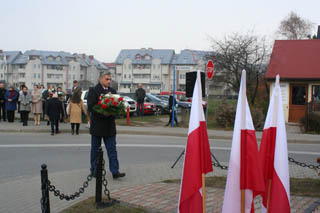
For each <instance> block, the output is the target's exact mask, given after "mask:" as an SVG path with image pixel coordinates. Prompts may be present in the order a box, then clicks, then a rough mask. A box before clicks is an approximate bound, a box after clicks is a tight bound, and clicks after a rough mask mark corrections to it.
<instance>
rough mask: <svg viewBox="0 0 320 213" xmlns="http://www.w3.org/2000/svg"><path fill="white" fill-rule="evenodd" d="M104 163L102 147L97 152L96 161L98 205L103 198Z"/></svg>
mask: <svg viewBox="0 0 320 213" xmlns="http://www.w3.org/2000/svg"><path fill="white" fill-rule="evenodd" d="M102 161H103V151H102V148H101V147H100V148H99V149H98V151H97V159H96V162H97V163H96V168H95V170H96V205H97V204H98V205H99V204H100V203H101V197H102Z"/></svg>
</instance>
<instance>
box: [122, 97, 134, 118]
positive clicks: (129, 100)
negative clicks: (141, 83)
mask: <svg viewBox="0 0 320 213" xmlns="http://www.w3.org/2000/svg"><path fill="white" fill-rule="evenodd" d="M122 97H123V100H124V106H125V107H126V110H127V107H128V106H129V112H130V115H133V114H134V113H135V112H136V111H137V103H136V101H135V100H133V99H132V98H130V97H128V96H122Z"/></svg>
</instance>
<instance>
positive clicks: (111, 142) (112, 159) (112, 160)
mask: <svg viewBox="0 0 320 213" xmlns="http://www.w3.org/2000/svg"><path fill="white" fill-rule="evenodd" d="M102 139H103V142H104V145H105V146H106V149H107V153H108V158H109V169H110V172H111V173H112V174H113V175H114V174H116V173H118V172H119V161H118V157H117V156H118V155H117V148H116V136H115V135H114V136H110V137H108V136H94V135H91V153H90V164H91V168H90V170H91V171H94V168H95V160H96V158H97V151H98V149H99V147H101V140H102Z"/></svg>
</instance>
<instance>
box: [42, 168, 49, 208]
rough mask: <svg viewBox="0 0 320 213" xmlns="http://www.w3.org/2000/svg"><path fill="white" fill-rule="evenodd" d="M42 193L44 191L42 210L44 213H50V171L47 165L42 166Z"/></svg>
mask: <svg viewBox="0 0 320 213" xmlns="http://www.w3.org/2000/svg"><path fill="white" fill-rule="evenodd" d="M40 174H41V191H42V198H41V201H42V202H41V204H42V206H41V210H42V213H50V200H49V189H48V170H47V165H46V164H42V165H41V172H40Z"/></svg>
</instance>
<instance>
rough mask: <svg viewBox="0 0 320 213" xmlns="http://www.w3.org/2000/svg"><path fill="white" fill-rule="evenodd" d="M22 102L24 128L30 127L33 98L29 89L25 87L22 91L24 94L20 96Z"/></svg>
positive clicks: (21, 111)
mask: <svg viewBox="0 0 320 213" xmlns="http://www.w3.org/2000/svg"><path fill="white" fill-rule="evenodd" d="M19 102H20V114H21V120H22V125H23V126H28V119H29V112H30V110H31V103H32V98H31V94H30V93H29V92H28V87H27V86H24V87H23V89H22V94H21V95H20V96H19Z"/></svg>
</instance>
